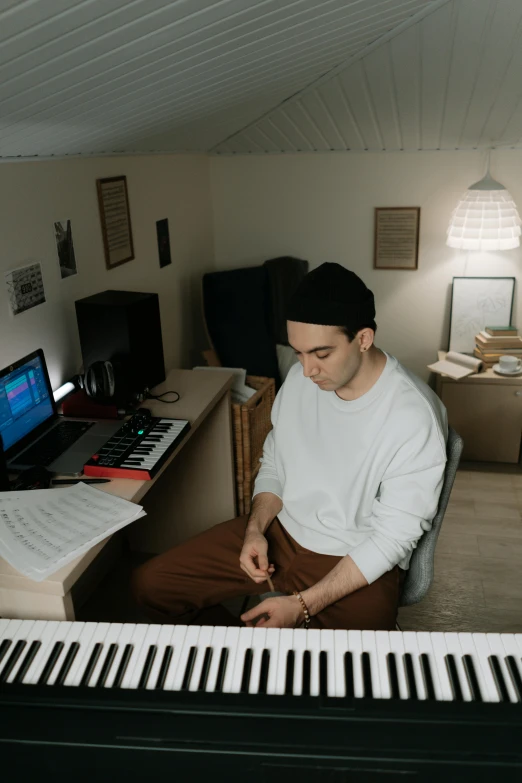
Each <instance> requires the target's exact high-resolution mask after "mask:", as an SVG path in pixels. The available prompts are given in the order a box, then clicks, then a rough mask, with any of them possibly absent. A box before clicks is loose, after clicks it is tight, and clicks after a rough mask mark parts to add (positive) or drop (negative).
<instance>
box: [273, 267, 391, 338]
mask: <svg viewBox="0 0 522 783" xmlns="http://www.w3.org/2000/svg"><path fill="white" fill-rule="evenodd" d="M286 317H287V320H288V321H300V322H301V323H305V324H320V325H321V326H346V327H348V328H349V329H351V328H352V327H353V328H354V329H355V328H358V327H360V326H362V325H363V324H366V323H369V322H370V321H373V319H374V318H375V302H374V299H373V294H372V292H371V291H370V290H369V288H366V286H365V284H364V283H363V281H362V280H361V278H360V277H357V275H356V274H355V273H354V272H350V270H349V269H346V268H345V267H344V266H341V265H340V264H332V263H325V264H321V266H318V267H317V269H313V270H312V271H311V272H309V273H308V274H307V275H306V276H305V277H304V278H303V279H302V280H301V282H300V283H299V285H298V287H297V288H296V289H295V291H294V293H293V294H292V296H291V298H290V302H289V303H288V307H287V311H286Z"/></svg>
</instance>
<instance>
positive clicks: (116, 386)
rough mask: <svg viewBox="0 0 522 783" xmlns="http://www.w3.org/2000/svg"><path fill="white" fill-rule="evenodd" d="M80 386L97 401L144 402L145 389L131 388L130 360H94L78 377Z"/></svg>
mask: <svg viewBox="0 0 522 783" xmlns="http://www.w3.org/2000/svg"><path fill="white" fill-rule="evenodd" d="M78 382H79V385H80V387H81V388H82V389H83V390H84V391H85V393H86V394H87V395H88V396H89V397H91V398H92V399H93V400H96V401H97V402H115V401H117V402H121V403H124V404H127V403H134V402H142V401H143V399H144V392H145V390H144V389H142V390H141V389H140V390H136V389H131V384H130V377H129V363H128V360H125V359H119V358H117V357H115V358H113V359H111V360H110V361H106V360H100V361H96V362H93V363H92V364H91V365H89V367H87V370H86V371H85V373H84V375H80V376H79V378H78Z"/></svg>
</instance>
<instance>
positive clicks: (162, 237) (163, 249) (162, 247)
mask: <svg viewBox="0 0 522 783" xmlns="http://www.w3.org/2000/svg"><path fill="white" fill-rule="evenodd" d="M156 235H157V237H158V256H159V265H160V267H161V268H163V267H164V266H168V265H169V264H171V263H172V258H171V257H170V238H169V219H168V218H163V220H156Z"/></svg>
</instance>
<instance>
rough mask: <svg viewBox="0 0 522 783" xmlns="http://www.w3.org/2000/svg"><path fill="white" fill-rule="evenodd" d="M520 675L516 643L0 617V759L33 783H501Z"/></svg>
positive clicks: (515, 772) (512, 751) (520, 643)
mask: <svg viewBox="0 0 522 783" xmlns="http://www.w3.org/2000/svg"><path fill="white" fill-rule="evenodd" d="M521 677H522V635H518V634H480V633H476V634H475V633H414V632H405V633H401V632H395V631H394V632H385V631H377V632H372V631H330V630H324V631H318V630H308V631H305V630H302V629H296V630H290V629H282V630H280V629H263V628H254V629H252V628H233V627H217V626H216V627H210V626H181V625H178V626H173V625H140V624H125V623H123V624H122V623H90V622H85V623H84V622H54V621H51V622H47V621H43V620H42V621H40V620H37V621H25V620H0V753H1V757H2V760H3V763H4V767H6V766H7V767H8V768H9V769H23V770H24V771H25V773H26V776H27V774H28V773H30V772H34V774H36V773H38V780H39V781H46V780H51V779H52V780H53V781H54V780H55V779H56V769H57V765H60V764H62V765H63V767H64V769H65V768H67V769H75V770H76V772H75V779H76V780H79V779H82V780H83V779H84V777H81V778H79V777H78V775H79V774H81V775H84V776H85V777H88V776H89V775H91V776H92V775H96V776H97V779H103V780H105V779H107V780H109V779H111V775H112V774H113V773H117V774H118V776H120V777H123V778H124V779H125V780H145V779H151V778H153V777H154V776H155V777H156V778H157V779H158V780H170V779H174V777H175V778H176V779H178V780H186V779H189V778H188V776H189V775H192V776H194V775H196V776H199V775H203V774H207V775H208V774H209V772H210V771H212V779H213V780H216V781H221V780H227V781H241V782H242V783H244V781H248V782H249V783H250V782H251V781H254V783H255V782H256V781H263V783H267V781H270V783H277V782H278V781H285V783H288V781H289V780H293V779H296V780H299V781H300V782H301V781H304V783H311V781H314V782H315V781H320V782H321V783H325V781H339V782H341V781H343V782H344V781H380V780H388V779H389V780H394V781H395V780H397V781H398V780H417V779H418V780H422V781H423V783H424V782H425V781H440V780H448V781H453V780H458V781H459V783H461V782H462V781H470V782H471V781H473V783H476V782H477V781H482V780H488V781H490V780H491V779H492V778H491V776H492V775H493V774H496V776H497V779H498V780H499V781H502V783H505V782H506V781H511V780H521V779H522V704H521V700H522V679H521ZM102 770H104V774H105V777H103V774H102V772H101V771H102ZM292 773H293V774H292ZM100 775H102V777H101V778H100ZM195 779H198V780H199V779H201V778H200V777H196V778H195Z"/></svg>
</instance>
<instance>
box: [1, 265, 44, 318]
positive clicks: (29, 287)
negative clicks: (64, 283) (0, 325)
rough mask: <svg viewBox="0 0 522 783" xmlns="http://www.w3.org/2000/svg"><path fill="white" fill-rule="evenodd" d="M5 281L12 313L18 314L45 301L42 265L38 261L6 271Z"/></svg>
mask: <svg viewBox="0 0 522 783" xmlns="http://www.w3.org/2000/svg"><path fill="white" fill-rule="evenodd" d="M5 283H6V286H7V296H8V298H9V306H10V307H11V312H12V313H13V315H19V314H20V313H23V312H25V311H26V310H30V309H31V308H32V307H36V306H37V305H40V304H43V303H44V302H45V291H44V284H43V277H42V267H41V265H40V263H39V262H38V263H35V264H29V265H28V266H24V267H21V268H20V269H13V270H12V271H10V272H7V274H6V276H5Z"/></svg>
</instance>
